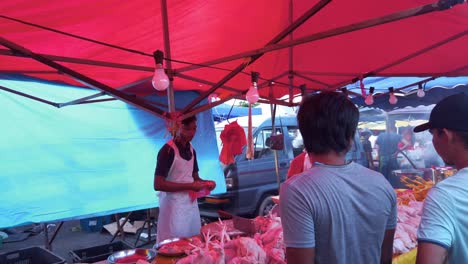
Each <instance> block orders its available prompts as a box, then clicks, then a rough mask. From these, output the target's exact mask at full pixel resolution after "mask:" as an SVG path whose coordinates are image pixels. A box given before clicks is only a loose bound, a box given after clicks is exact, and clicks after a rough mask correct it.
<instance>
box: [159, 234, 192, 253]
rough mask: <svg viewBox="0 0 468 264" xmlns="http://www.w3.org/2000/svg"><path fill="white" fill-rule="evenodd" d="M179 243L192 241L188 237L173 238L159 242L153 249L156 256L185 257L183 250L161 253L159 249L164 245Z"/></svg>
mask: <svg viewBox="0 0 468 264" xmlns="http://www.w3.org/2000/svg"><path fill="white" fill-rule="evenodd" d="M179 241H187V242H189V243H191V242H192V239H191V238H189V237H175V238H170V239H166V240H163V241H161V242H159V243H158V244H156V245H155V246H154V248H155V249H156V250H157V252H158V254H159V255H162V256H166V257H180V256H184V255H186V253H185V250H183V249H180V250H179V251H174V252H170V253H169V252H161V251H160V250H159V249H160V248H161V247H162V246H165V245H169V244H172V243H175V242H179Z"/></svg>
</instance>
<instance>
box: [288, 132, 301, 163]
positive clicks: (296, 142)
mask: <svg viewBox="0 0 468 264" xmlns="http://www.w3.org/2000/svg"><path fill="white" fill-rule="evenodd" d="M288 135H289V138H290V139H291V143H292V148H293V154H294V157H296V156H297V155H299V154H301V153H302V151H303V150H304V141H303V140H302V135H301V132H300V131H299V128H298V127H296V126H288Z"/></svg>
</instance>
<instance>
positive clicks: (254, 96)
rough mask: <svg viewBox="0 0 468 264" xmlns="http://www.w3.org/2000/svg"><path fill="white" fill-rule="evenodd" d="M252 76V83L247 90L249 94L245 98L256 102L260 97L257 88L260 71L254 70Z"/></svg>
mask: <svg viewBox="0 0 468 264" xmlns="http://www.w3.org/2000/svg"><path fill="white" fill-rule="evenodd" d="M251 77H252V85H251V86H250V88H249V90H248V91H247V94H246V95H245V99H247V101H248V102H249V103H251V104H255V103H256V102H257V101H258V99H259V98H260V96H259V94H258V89H257V81H258V72H252V73H251Z"/></svg>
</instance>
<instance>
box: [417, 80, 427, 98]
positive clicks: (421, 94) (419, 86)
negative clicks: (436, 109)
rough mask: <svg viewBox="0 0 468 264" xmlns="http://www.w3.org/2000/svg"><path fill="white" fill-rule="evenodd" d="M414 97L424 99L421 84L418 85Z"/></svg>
mask: <svg viewBox="0 0 468 264" xmlns="http://www.w3.org/2000/svg"><path fill="white" fill-rule="evenodd" d="M416 95H417V96H418V97H419V98H421V97H424V95H426V93H425V92H424V89H423V87H422V84H421V83H420V84H418V92H417V93H416Z"/></svg>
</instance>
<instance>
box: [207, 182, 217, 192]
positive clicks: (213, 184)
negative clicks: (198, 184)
mask: <svg viewBox="0 0 468 264" xmlns="http://www.w3.org/2000/svg"><path fill="white" fill-rule="evenodd" d="M205 182H206V185H207V187H208V189H209V190H210V191H211V190H213V189H214V188H216V182H215V181H205Z"/></svg>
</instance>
